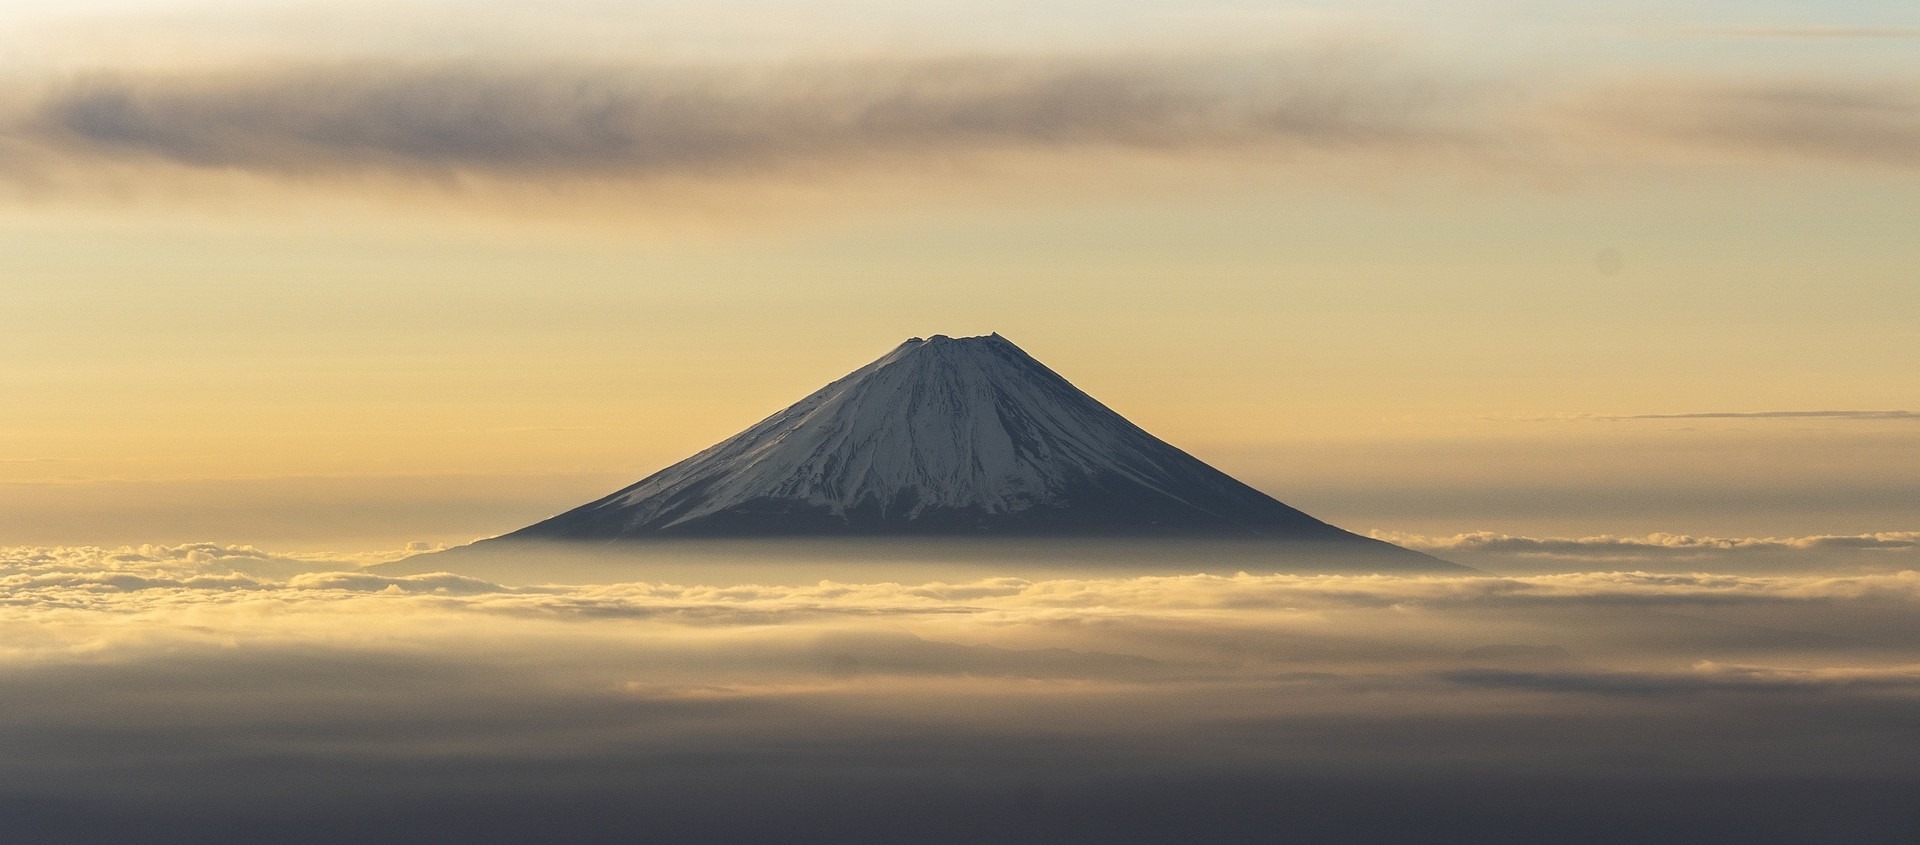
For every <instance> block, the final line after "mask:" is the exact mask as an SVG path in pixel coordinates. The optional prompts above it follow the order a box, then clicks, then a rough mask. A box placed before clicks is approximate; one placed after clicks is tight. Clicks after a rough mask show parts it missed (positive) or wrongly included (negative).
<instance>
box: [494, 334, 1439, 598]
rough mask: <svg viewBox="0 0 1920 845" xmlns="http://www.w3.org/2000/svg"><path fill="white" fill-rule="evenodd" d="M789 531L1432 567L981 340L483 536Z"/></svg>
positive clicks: (595, 538)
mask: <svg viewBox="0 0 1920 845" xmlns="http://www.w3.org/2000/svg"><path fill="white" fill-rule="evenodd" d="M797 536H806V537H833V536H840V537H846V536H923V537H941V536H969V537H975V536H984V537H1029V538H1041V537H1107V538H1112V537H1141V538H1148V537H1163V538H1189V537H1192V538H1221V539H1249V540H1258V539H1271V540H1286V541H1295V542H1310V543H1313V544H1315V545H1329V544H1330V545H1331V546H1334V547H1339V548H1341V549H1346V550H1357V551H1370V552H1376V553H1381V554H1385V555H1389V556H1412V557H1418V558H1421V559H1423V560H1425V561H1430V562H1432V563H1433V564H1435V565H1445V564H1443V563H1442V562H1440V561H1438V560H1436V559H1433V558H1428V557H1426V556H1425V555H1418V554H1417V553H1415V552H1410V551H1407V550H1405V549H1401V548H1399V547H1396V546H1391V545H1388V544H1385V543H1381V542H1379V541H1376V540H1371V539H1368V538H1364V537H1359V536H1357V535H1354V534H1350V533H1348V532H1346V531H1342V530H1341V529H1339V528H1335V527H1333V526H1331V525H1328V524H1326V523H1324V522H1321V521H1319V520H1317V519H1314V518H1313V517H1310V516H1308V515H1306V514H1304V513H1301V512H1300V511H1298V510H1295V509H1293V508H1291V507H1288V506H1287V505H1285V504H1282V503H1281V502H1279V501H1278V500H1275V499H1274V498H1273V497H1271V496H1268V495H1267V494H1265V493H1262V492H1260V491H1258V490H1255V489H1253V488H1252V487H1249V486H1247V485H1246V484H1243V483H1241V482H1240V481H1237V480H1235V479H1234V478H1232V477H1231V476H1228V475H1227V474H1226V473H1223V472H1221V471H1219V470H1217V469H1214V468H1213V467H1211V466H1208V465H1207V464H1206V463H1204V462H1202V461H1200V460H1199V459H1197V458H1195V457H1193V456H1192V455H1189V454H1187V453H1186V452H1183V451H1181V450H1179V449H1177V448H1175V447H1173V446H1171V445H1169V444H1168V443H1166V442H1165V441H1162V440H1160V439H1159V438H1157V437H1154V436H1153V435H1151V434H1148V433H1147V432H1145V431H1143V430H1141V429H1140V427H1139V426H1136V425H1134V424H1133V423H1131V422H1128V421H1127V419H1126V418H1125V417H1122V416H1120V415H1119V414H1118V413H1115V412H1114V411H1113V410H1111V409H1109V408H1108V407H1107V406H1105V405H1102V404H1101V403H1100V402H1098V401H1096V400H1095V399H1094V398H1093V397H1091V396H1088V395H1087V394H1086V393H1084V392H1082V391H1081V390H1080V389H1079V388H1076V387H1074V386H1073V385H1072V384H1071V383H1069V382H1068V381H1067V380H1066V379H1064V378H1062V377H1061V376H1060V375H1059V374H1057V373H1055V372H1054V371H1052V370H1050V369H1048V368H1047V367H1046V366H1045V365H1044V364H1041V363H1040V362H1039V361H1037V360H1034V358H1033V357H1032V356H1030V355H1028V354H1027V353H1026V352H1024V351H1022V350H1021V349H1020V348H1019V347H1018V346H1015V345H1014V344H1013V343H1012V342H1010V341H1008V340H1007V339H1006V338H1003V337H1001V336H1000V335H998V334H993V335H988V336H985V337H966V338H951V337H946V336H944V335H935V336H933V337H930V338H926V339H921V338H913V339H911V340H908V341H907V342H905V343H902V344H900V345H899V346H898V347H895V348H894V349H893V351H891V352H889V353H887V354H886V355H884V356H882V357H881V358H880V359H879V360H877V361H874V362H873V363H871V364H868V365H866V366H864V367H861V368H860V369H858V370H855V371H853V372H852V373H850V374H848V375H847V376H846V377H844V378H841V379H839V380H838V381H835V382H833V383H831V384H829V385H827V386H826V387H823V388H821V389H820V390H818V391H816V392H815V393H813V394H812V395H810V396H808V397H806V398H805V399H802V400H800V401H799V402H797V403H795V404H794V405H793V406H792V407H790V408H787V409H786V410H784V411H781V412H779V413H777V414H774V415H773V416H771V417H768V418H766V419H765V420H762V421H760V422H759V423H758V424H755V425H754V426H752V427H751V428H748V429H747V430H746V431H743V432H740V433H739V434H736V435H734V436H733V437H730V438H727V439H726V440H724V441H721V442H720V443H718V444H716V445H714V446H712V447H711V448H708V449H707V450H705V451H703V452H700V453H699V454H696V455H694V456H692V457H690V458H687V459H686V460H683V461H681V462H679V463H677V464H674V465H673V466H670V467H667V468H666V469H663V470H661V471H659V472H657V473H654V474H653V475H651V476H648V477H647V478H645V479H642V480H641V481H640V482H638V483H636V484H634V485H632V486H630V487H627V488H625V489H623V490H620V491H618V492H615V493H613V494H612V495H609V496H607V497H605V498H602V499H600V500H598V501H595V502H591V503H588V504H586V505H583V506H581V507H578V508H575V509H573V510H570V511H567V512H566V513H563V514H560V515H558V516H555V517H553V518H551V519H547V520H545V521H542V522H539V523H536V524H534V525H530V526H528V527H526V528H522V529H520V530H518V531H515V532H512V533H510V534H507V535H503V536H502V537H498V538H494V539H493V540H491V541H483V543H482V545H486V544H497V543H502V542H512V541H531V540H539V541H579V542H585V543H612V542H615V541H642V540H650V539H666V538H681V537H687V538H690V537H709V538H714V537H720V538H751V537H797Z"/></svg>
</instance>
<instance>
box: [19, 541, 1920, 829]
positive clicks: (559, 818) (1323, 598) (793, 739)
mask: <svg viewBox="0 0 1920 845" xmlns="http://www.w3.org/2000/svg"><path fill="white" fill-rule="evenodd" d="M1906 539H1907V540H1911V539H1912V538H1911V537H1908V538H1906ZM1898 541H1900V538H1897V537H1896V538H1891V539H1889V538H1886V537H1880V538H1877V539H1876V542H1898ZM1462 542H1464V541H1462ZM1676 542H1677V541H1676ZM1682 545H1684V544H1682ZM375 557H376V558H377V557H378V556H375ZM342 559H345V558H342ZM342 559H335V560H332V561H322V562H320V563H319V564H316V563H315V562H314V561H312V560H306V559H301V558H293V557H287V556H279V555H274V554H272V553H270V552H264V551H260V550H258V549H252V548H250V547H229V546H219V545H208V544H200V545H191V546H149V547H138V548H129V549H100V548H38V549H5V550H0V670H4V671H0V702H4V703H5V705H6V706H4V707H0V744H4V745H5V747H7V748H8V749H9V753H8V755H7V759H6V760H5V761H3V762H0V811H5V813H6V815H7V817H8V818H9V819H10V822H11V823H12V824H13V825H15V827H14V828H13V829H14V830H15V831H25V833H23V834H22V835H23V836H27V837H28V838H30V839H33V840H34V841H76V842H77V841H103V840H106V841H110V840H114V839H128V838H137V839H139V840H141V841H151V842H175V841H177V842H192V841H214V840H226V841H234V840H247V841H280V842H306V841H313V842H325V841H345V840H351V841H367V842H409V841H419V839H420V831H421V830H422V829H431V830H433V831H436V832H437V833H444V834H447V835H455V836H457V837H458V838H460V839H461V840H462V841H473V842H510V841H527V840H528V839H529V838H533V839H539V838H547V839H563V840H566V841H581V842H600V841H609V842H610V841H632V840H634V839H647V838H657V837H667V838H674V839H676V840H683V841H684V840H706V841H720V840H729V839H731V840H741V839H769V838H786V839H794V838H816V839H831V840H835V841H853V842H884V841H899V840H901V839H903V838H904V839H912V840H914V841H933V842H943V841H953V842H961V841H983V840H988V839H997V840H1004V841H1020V840H1022V839H1023V838H1027V839H1032V840H1034V841H1039V840H1042V839H1044V840H1045V841H1051V842H1103V843H1114V842H1122V843H1124V842H1133V841H1164V840H1165V838H1166V834H1167V833H1168V831H1169V830H1170V829H1175V828H1177V829H1178V830H1179V831H1181V832H1183V833H1187V834H1191V833H1194V832H1196V831H1198V832H1201V833H1204V834H1205V836H1206V837H1207V838H1213V839H1224V840H1235V839H1240V840H1252V839H1260V840H1270V839H1272V838H1274V837H1276V836H1279V835H1282V834H1287V833H1288V832H1294V833H1297V832H1298V830H1299V829H1300V825H1301V824H1303V823H1304V822H1311V823H1312V824H1313V825H1314V829H1315V830H1317V831H1321V832H1325V833H1327V835H1328V836H1329V837H1330V838H1333V839H1338V840H1339V841H1343V842H1360V843H1367V842H1400V841H1408V839H1409V838H1420V837H1421V836H1426V835H1431V834H1432V833H1433V832H1434V831H1436V830H1442V831H1449V832H1452V833H1457V834H1459V835H1460V836H1462V837H1465V838H1467V839H1470V840H1471V841H1477V842H1506V841H1512V842H1521V841H1578V837H1580V836H1590V835H1591V834H1593V833H1594V832H1595V831H1599V832H1600V833H1601V834H1602V838H1603V839H1613V840H1618V839H1620V838H1623V837H1626V838H1631V836H1629V835H1630V834H1637V835H1639V836H1641V837H1649V836H1651V837H1654V838H1662V837H1668V838H1670V837H1676V836H1682V837H1683V836H1686V835H1691V833H1697V832H1701V831H1726V830H1737V831H1740V832H1741V833H1742V835H1743V836H1744V837H1746V838H1747V839H1746V841H1755V842H1767V841H1783V842H1784V841H1804V838H1805V835H1806V834H1807V833H1808V831H1809V830H1811V829H1814V828H1820V829H1825V828H1824V826H1827V825H1831V824H1836V823H1841V822H1845V823H1847V824H1850V825H1853V826H1852V827H1850V828H1849V829H1850V830H1853V831H1855V832H1856V833H1857V834H1858V835H1857V836H1856V837H1855V838H1854V841H1895V839H1894V838H1889V837H1893V836H1895V835H1896V834H1900V833H1901V832H1903V831H1905V830H1907V829H1908V828H1905V827H1902V825H1905V824H1907V823H1908V822H1909V821H1910V820H1911V818H1910V817H1911V810H1910V808H1911V801H1910V795H1911V793H1910V790H1909V789H1908V787H1911V786H1912V785H1914V784H1920V768H1917V767H1916V766H1915V764H1914V762H1913V760H1912V755H1911V754H1910V753H1909V749H1910V748H1911V743H1910V742H1908V741H1906V740H1907V739H1910V738H1911V737H1910V732H1911V726H1912V724H1913V717H1914V714H1915V713H1916V712H1920V710H1916V708H1920V572H1915V571H1898V572H1882V573H1867V574H1844V573H1843V574H1834V573H1822V572H1817V571H1802V572H1797V573H1793V574H1778V575H1727V574H1710V573H1672V572H1668V573H1658V572H1640V571H1601V572H1574V573H1554V574H1547V575H1534V576H1524V577H1501V576H1478V575H1465V576H1444V575H1420V576H1386V575H1277V574H1266V575H1262V574H1238V575H1218V574H1186V575H1180V574H1161V575H1146V576H1137V577H1125V576H1117V577H1080V578H1054V579H1034V578H1022V577H986V578H977V579H971V580H966V581H956V582H951V583H947V582H938V581H935V582H921V581H914V580H906V579H901V580H890V579H889V578H888V577H887V570H886V568H885V567H886V565H885V564H877V565H876V567H875V568H874V569H873V572H872V574H873V576H874V577H873V578H871V579H869V580H865V581H861V582H844V583H843V582H833V581H824V582H818V583H812V584H804V585H800V586H774V585H767V584H724V583H721V584H705V585H701V584H668V583H649V582H632V583H622V584H599V585H553V584H549V585H535V586H507V585H500V584H494V583H489V582H486V581H482V580H478V579H474V578H471V577H466V576H460V575H453V574H447V573H433V574H425V575H409V576H383V575H377V574H374V573H370V572H366V571H363V570H361V569H359V568H357V567H352V566H341V564H340V560H342ZM262 563H269V564H273V565H276V566H279V565H286V566H292V565H294V564H299V565H301V566H305V567H307V568H306V569H303V570H301V571H295V572H291V573H290V574H285V575H282V576H277V577H275V576H270V575H267V574H248V573H247V572H244V571H241V570H243V569H245V568H248V567H253V566H257V565H261V564H262ZM537 564H538V560H537V559H534V560H530V561H529V565H537ZM324 566H339V567H340V568H337V569H332V570H327V569H324V568H322V567H324ZM1756 737H1764V741H1758V740H1756ZM1755 772H1765V773H1767V774H1766V778H1765V779H1764V782H1757V781H1756V780H1755V778H1754V773H1755ZM1836 784H1844V788H1841V787H1840V786H1836ZM1756 795H1764V796H1766V797H1767V801H1768V807H1775V806H1777V807H1779V808H1783V809H1781V810H1780V812H1778V813H1774V812H1772V811H1771V810H1768V809H1756V807H1755V805H1754V803H1753V802H1754V800H1755V796H1756ZM1396 796H1397V797H1396ZM1435 796H1444V800H1441V799H1438V798H1436V797H1435ZM1388 799H1391V800H1392V801H1393V802H1394V803H1393V804H1392V806H1393V807H1394V809H1393V811H1392V813H1391V814H1389V815H1388V816H1386V817H1383V816H1382V815H1381V812H1380V808H1381V806H1382V804H1381V802H1382V801H1383V800H1388ZM1516 800H1523V802H1524V810H1523V811H1519V812H1516V810H1515V808H1516V806H1520V805H1516V803H1515V801H1516ZM1436 802H1437V803H1436ZM1621 802H1629V803H1631V804H1632V806H1635V807H1636V808H1639V811H1640V814H1639V815H1636V816H1635V817H1634V819H1633V820H1632V821H1633V822H1634V824H1632V825H1628V826H1627V827H1621V825H1622V824H1625V822H1623V821H1622V820H1621V818H1620V817H1619V815H1618V813H1617V808H1618V806H1620V805H1621ZM1649 813H1653V814H1654V815H1648V814H1649ZM1303 820H1304V821H1303ZM1168 825H1171V826H1172V827H1171V828H1170V827H1167V826H1168ZM423 826H424V827H423ZM1629 827H1630V828H1632V829H1628V828H1629ZM1703 835H1704V834H1703Z"/></svg>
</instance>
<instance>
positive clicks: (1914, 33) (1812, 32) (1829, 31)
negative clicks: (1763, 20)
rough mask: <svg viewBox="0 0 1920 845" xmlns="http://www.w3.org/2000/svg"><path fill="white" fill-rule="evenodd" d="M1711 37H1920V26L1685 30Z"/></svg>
mask: <svg viewBox="0 0 1920 845" xmlns="http://www.w3.org/2000/svg"><path fill="white" fill-rule="evenodd" d="M1681 33H1682V34H1683V35H1692V36H1705V37H1710V38H1814V39H1842V40H1845V39H1881V38H1920V26H1840V25H1829V26H1729V27H1706V28H1696V29H1686V30H1682V31H1681Z"/></svg>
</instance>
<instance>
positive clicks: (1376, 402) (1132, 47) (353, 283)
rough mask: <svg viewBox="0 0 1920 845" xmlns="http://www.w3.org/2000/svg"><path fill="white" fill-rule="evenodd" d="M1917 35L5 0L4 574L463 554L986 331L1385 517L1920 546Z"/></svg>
mask: <svg viewBox="0 0 1920 845" xmlns="http://www.w3.org/2000/svg"><path fill="white" fill-rule="evenodd" d="M1916 60H1920V15H1916V13H1915V12H1914V11H1913V9H1912V7H1911V5H1910V4H1900V3H1890V2H1846V3H1819V4H1811V3H1782V2H1761V3H1751V2H1743V3H1727V2H1697V1H1696V2H1681V3H1671V2H1663V3H1657V4H1656V3H1643V2H1626V3H1614V4H1605V5H1604V6H1603V7H1593V8H1586V7H1571V6H1568V5H1567V4H1564V3H1548V2H1519V1H1517V0H1516V2H1498V3H1455V2H1398V1H1397V0H1395V1H1393V2H1362V3H1275V2H1261V3H1250V2H1181V3H1153V2H1099V3H1092V2H1068V3H1052V4H1041V6H1040V7H1036V6H1035V5H1034V4H1020V3H997V2H995V3H985V4H982V3H978V2H971V3H943V2H931V3H929V2H920V3H912V4H901V3H879V2H862V1H861V0H844V2H833V3H808V4H794V3H781V2H718V3H707V2H703V3H678V2H638V3H614V2H599V0H563V2H557V3H548V4H540V5H539V6H538V7H537V8H534V7H528V6H526V5H525V4H509V3H502V2H491V1H490V0H483V2H477V3H476V2H463V3H445V2H399V3H378V4H375V3H352V2H279V1H278V0H276V2H255V3H208V2H159V0H152V1H151V2H149V1H147V0H101V2H61V3H52V2H36V1H35V0H29V1H28V2H14V3H9V4H6V6H5V8H4V9H0V285H3V286H4V291H5V293H6V298H7V302H8V304H9V306H10V307H8V308H7V309H5V311H4V313H0V392H4V394H5V395H6V396H7V397H9V401H7V402H5V403H3V404H0V544H8V543H10V544H17V545H18V544H127V543H135V544H137V543H175V544H177V543H186V542H202V541H217V542H239V543H265V544H270V545H272V546H274V547H275V548H283V549H290V550H304V551H319V550H325V549H336V550H337V549H343V548H344V549H359V550H369V549H391V548H399V547H401V546H402V545H403V544H405V543H408V542H424V543H430V544H440V543H459V542H464V541H467V540H470V539H473V538H475V537H480V536H487V535H491V534H495V533H499V532H502V531H505V530H510V529H512V528H515V527H518V526H519V525H522V524H526V523H528V522H532V521H534V520H537V519H539V518H542V517H544V516H547V515H550V514H552V513H555V512H558V511H560V510H563V509H565V508H567V507H570V506H572V505H574V504H577V503H579V502H582V501H586V500H589V499H592V498H595V497H597V496H599V495H602V494H604V493H605V492H607V491H610V490H612V489H614V488H617V487H620V486H623V485H624V484H626V483H629V482H631V481H633V480H636V479H637V478H639V477H641V476H644V475H646V474H648V473H650V472H652V471H653V470H655V469H658V468H660V467H662V466H665V465H666V464H669V463H671V462H673V461H675V460H678V459H679V458H681V457H684V456H686V455H688V454H691V453H692V452H694V451H697V450H698V449H700V448H703V447H704V446H706V445H709V444H711V443H713V442H715V441H717V440H719V439H721V438H722V437H725V436H726V435H729V434H731V433H733V432H735V431H738V430H740V429H742V428H744V427H746V426H747V425H749V424H751V423H752V422H754V421H756V420H758V419H760V418H762V417H764V416H766V415H767V414H770V413H772V412H774V411H776V410H778V409H779V408H781V407H783V406H784V405H786V404H787V403H789V402H791V401H794V400H796V399H798V398H799V397H801V396H803V395H805V394H806V393H808V392H810V391H811V390H812V389H814V388H816V387H818V386H819V385H821V384H824V383H825V382H827V381H829V380H831V379H833V378H836V377H838V376H839V375H842V374H844V373H846V372H848V371H850V370H852V369H854V368H856V367H858V366H860V365H862V364H864V363H866V362H867V361H869V360H872V359H873V358H875V357H878V356H879V355H881V354H883V353H884V352H886V351H887V350H888V349H890V348H891V347H892V346H894V345H895V344H897V343H899V342H900V341H901V340H903V339H905V338H907V337H910V336H925V335H929V334H934V333H946V334H953V335H969V334H982V333H986V332H989V331H998V332H1000V333H1002V334H1004V335H1006V336H1007V337H1009V338H1011V339H1013V340H1014V341H1015V342H1016V343H1019V344H1020V345H1022V347H1023V348H1025V349H1026V350H1027V351H1028V352H1030V353H1032V354H1034V355H1035V356H1036V357H1038V358H1039V359H1041V360H1042V361H1044V362H1046V363H1048V364H1049V365H1050V366H1052V367H1053V368H1054V369H1056V370H1058V371H1059V372H1061V373H1063V374H1065V375H1066V376H1067V377H1068V378H1070V379H1072V380H1073V381H1075V383H1076V384H1078V385H1079V386H1081V387H1082V388H1084V389H1086V390H1087V391H1088V392H1089V393H1091V394H1093V395H1094V396H1095V397H1097V398H1099V399H1101V400H1103V401H1105V402H1106V403H1107V404H1109V405H1111V406H1112V407H1114V408H1115V409H1116V410H1118V411H1120V412H1121V413H1122V414H1124V415H1126V416H1128V417H1129V418H1131V419H1133V420H1134V421H1136V422H1137V423H1139V424H1141V425H1142V426H1143V427H1145V428H1146V429H1148V430H1149V431H1152V432H1154V433H1155V434H1157V435H1159V436H1161V437H1162V438H1164V439H1167V440H1169V441H1170V442H1173V443H1175V444H1176V445H1179V446H1181V447H1183V448H1186V449H1188V450H1189V451H1192V452H1193V453H1195V454H1196V455H1198V456H1200V457H1202V458H1203V459H1206V460H1208V461H1210V462H1212V463H1214V464H1216V465H1217V466H1219V467H1221V468H1222V469H1224V470H1226V471H1228V472H1229V473H1232V474H1234V475H1236V476H1238V477H1241V478H1243V479H1245V480H1247V481H1249V482H1250V483H1252V484H1254V485H1255V486H1258V487H1260V488H1261V489H1263V490H1266V491H1267V492H1270V493H1272V494H1274V495H1276V496H1278V497H1279V498H1281V499H1282V500H1283V501H1287V502H1289V503H1290V504H1293V505H1295V506H1297V507H1300V508H1302V509H1304V510H1307V511H1308V512H1310V513H1313V514H1315V515H1318V516H1321V517H1323V518H1325V519H1328V520H1329V521H1332V522H1335V523H1336V524H1340V525H1343V526H1345V527H1348V528H1350V529H1353V530H1357V531H1361V532H1390V533H1404V534H1418V535H1424V536H1452V535H1455V534H1464V533H1471V532H1497V533H1503V534H1511V535H1523V536H1532V537H1541V538H1548V537H1572V538H1579V537H1587V536H1600V535H1608V536H1627V537H1646V536H1651V535H1653V534H1656V533H1670V534H1685V535H1700V536H1716V537H1732V538H1766V537H1801V536H1818V535H1828V534H1845V535H1855V534H1865V533H1875V532H1887V531H1902V530H1912V529H1913V528H1914V527H1915V526H1914V524H1913V521H1912V515H1913V512H1914V504H1915V503H1916V502H1920V462H1916V461H1914V460H1912V455H1914V454H1916V451H1915V450H1916V448H1917V447H1920V396H1916V391H1915V388H1914V384H1915V381H1914V379H1913V378H1912V377H1911V372H1910V371H1911V364H1910V363H1909V362H1910V360H1911V358H1912V355H1911V352H1910V348H1911V347H1912V345H1913V343H1914V341H1915V331H1914V326H1915V325H1917V324H1920V323H1917V322H1916V319H1915V318H1916V317H1917V316H1920V239H1915V238H1913V237H1912V236H1911V232H1912V229H1913V224H1914V221H1915V220H1916V218H1917V216H1920V199H1916V198H1920V190H1916V189H1917V188H1920V152H1916V151H1920V83H1916V77H1915V74H1914V73H1913V70H1914V68H1915V63H1916ZM1896 411H1899V412H1905V413H1886V412H1896ZM1781 412H1792V413H1786V414H1782V413H1781Z"/></svg>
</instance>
